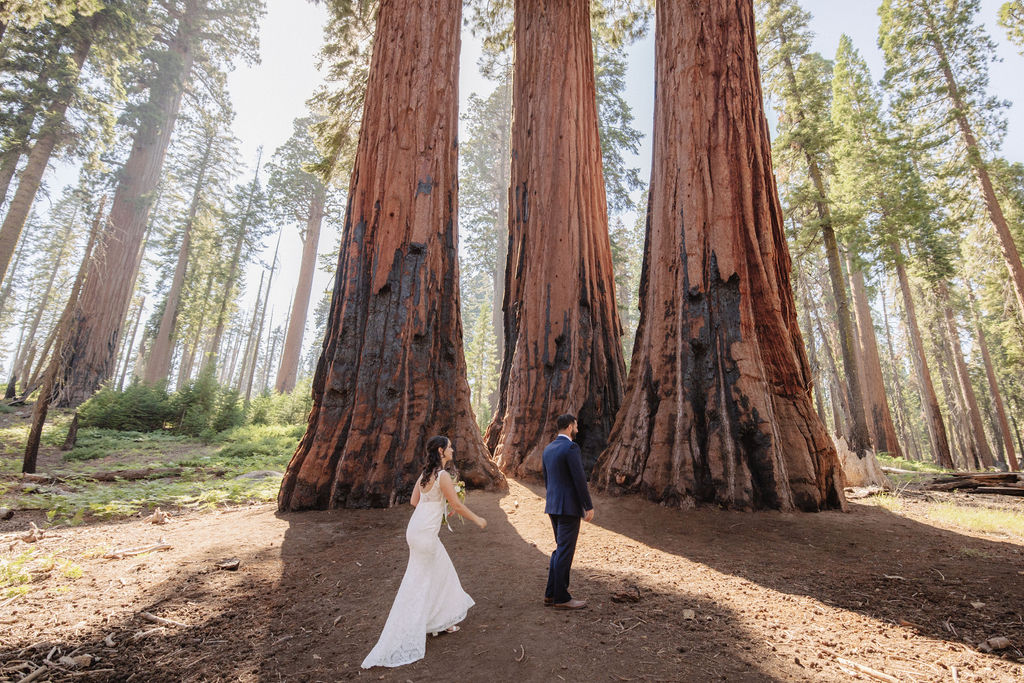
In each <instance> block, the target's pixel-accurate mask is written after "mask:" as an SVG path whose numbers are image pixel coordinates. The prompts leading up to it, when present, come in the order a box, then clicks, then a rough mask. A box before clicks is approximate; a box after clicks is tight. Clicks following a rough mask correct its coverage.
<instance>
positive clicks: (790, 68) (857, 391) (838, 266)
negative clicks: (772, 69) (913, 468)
mask: <svg viewBox="0 0 1024 683" xmlns="http://www.w3.org/2000/svg"><path fill="white" fill-rule="evenodd" d="M779 40H780V42H781V43H782V44H783V45H787V44H789V42H790V37H789V36H788V35H786V34H785V33H784V30H783V28H782V27H781V26H780V28H779ZM785 63H786V77H787V79H788V80H789V83H790V85H791V86H792V88H793V92H794V93H797V98H798V99H797V107H798V108H797V111H796V113H795V118H796V119H797V120H798V121H802V120H803V119H804V118H806V113H805V111H804V109H803V106H804V105H803V103H802V102H800V100H799V88H798V86H797V81H796V66H795V65H794V64H793V63H792V60H791V59H790V58H789V57H788V56H787V57H786V58H785ZM795 144H797V146H798V148H800V149H801V151H803V153H804V158H805V160H806V162H807V174H808V176H809V177H810V180H811V183H812V184H813V185H814V191H815V193H816V195H817V197H816V199H815V201H814V205H815V210H816V212H817V218H818V222H819V224H820V225H821V239H822V243H823V244H824V247H825V258H826V261H827V263H828V277H829V281H830V283H831V284H832V295H833V297H834V298H835V303H836V309H837V310H836V326H837V327H838V330H839V348H840V351H841V352H842V356H843V372H844V373H845V375H846V376H845V379H846V383H845V385H844V386H845V387H846V400H847V404H848V405H849V406H850V412H849V418H850V420H849V429H848V433H847V435H846V436H847V441H848V442H849V446H850V450H852V451H853V452H854V453H856V454H857V457H859V458H863V457H864V455H865V452H866V451H868V450H870V449H871V446H872V444H871V435H870V432H869V429H868V421H867V415H866V412H865V409H864V402H863V397H864V392H863V389H862V387H861V370H860V367H859V364H858V362H857V347H856V344H857V341H856V337H855V335H854V330H853V325H854V322H853V314H852V312H851V311H850V301H849V298H848V297H847V295H846V284H845V282H844V281H843V266H842V258H841V257H840V254H839V243H838V241H837V239H836V232H835V228H834V227H833V224H832V210H831V208H830V207H829V203H828V193H827V191H826V188H825V174H824V172H823V171H822V169H821V167H820V165H819V163H818V160H817V159H816V158H815V157H814V155H813V154H812V153H811V152H810V151H808V150H806V149H803V148H802V146H801V145H800V144H799V143H795Z"/></svg>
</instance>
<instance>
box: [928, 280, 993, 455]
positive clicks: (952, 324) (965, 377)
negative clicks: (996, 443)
mask: <svg viewBox="0 0 1024 683" xmlns="http://www.w3.org/2000/svg"><path fill="white" fill-rule="evenodd" d="M938 295H939V305H940V306H941V308H942V318H943V321H944V322H945V325H946V334H947V335H948V336H949V345H950V351H951V352H952V354H953V368H954V370H955V371H956V379H957V383H958V384H959V386H960V394H961V396H963V398H964V404H965V408H966V409H967V419H968V425H969V432H968V434H969V436H970V437H971V439H970V447H971V449H972V451H973V453H974V455H973V457H974V458H976V459H977V461H978V462H979V463H980V464H981V466H982V467H983V468H984V467H994V466H995V464H996V462H995V458H993V457H992V449H991V448H989V445H988V438H987V437H986V435H985V426H984V424H983V423H982V421H981V410H980V409H979V408H978V398H977V396H976V395H975V393H974V386H973V385H972V384H971V376H970V374H969V373H968V371H967V363H966V362H965V361H964V355H963V352H962V351H961V350H960V331H959V329H958V328H957V324H956V321H955V320H954V319H953V309H952V307H951V306H950V302H949V290H948V289H947V287H946V283H945V282H940V283H939V287H938Z"/></svg>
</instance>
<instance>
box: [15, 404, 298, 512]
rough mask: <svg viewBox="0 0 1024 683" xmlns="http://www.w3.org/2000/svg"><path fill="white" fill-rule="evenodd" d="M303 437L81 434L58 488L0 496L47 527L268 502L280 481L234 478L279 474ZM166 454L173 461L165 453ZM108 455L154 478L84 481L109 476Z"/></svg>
mask: <svg viewBox="0 0 1024 683" xmlns="http://www.w3.org/2000/svg"><path fill="white" fill-rule="evenodd" d="M304 431H305V426H304V425H276V424H264V425H245V426H241V427H235V428H233V429H230V430H228V431H225V432H223V433H222V434H219V435H217V437H216V441H215V442H213V443H207V442H205V441H202V440H198V439H194V438H189V437H184V436H181V435H175V434H170V433H167V432H145V433H144V432H118V431H114V430H108V429H97V428H89V429H83V430H81V431H80V432H79V442H78V444H79V445H78V446H77V447H76V448H75V449H74V450H72V451H70V452H69V453H68V454H67V455H66V456H65V460H66V462H65V466H66V467H65V468H64V469H62V471H60V472H55V473H54V474H57V475H58V476H59V477H60V478H61V479H62V481H61V482H60V483H59V484H58V485H52V486H51V485H49V484H38V485H33V486H27V487H19V486H11V485H8V488H9V489H10V490H9V491H8V492H6V494H5V493H4V491H0V496H3V498H4V501H5V504H6V505H9V506H11V507H15V508H19V507H24V508H41V509H44V510H46V514H47V518H48V519H49V520H50V522H51V523H55V524H56V523H60V524H69V525H76V524H80V523H83V522H85V521H87V520H88V519H110V518H117V517H126V516H131V515H134V514H138V513H140V512H145V511H148V510H150V509H152V508H154V507H158V506H159V507H163V508H194V509H204V508H212V507H216V506H219V505H234V504H244V503H247V502H268V501H273V500H275V499H276V497H277V492H278V489H279V488H280V486H281V478H280V476H273V475H271V476H264V477H260V478H256V479H252V478H244V477H243V478H239V475H243V474H245V473H247V472H253V471H259V470H269V471H274V472H283V471H284V469H285V467H286V466H287V464H288V461H289V460H290V459H291V457H292V454H293V453H294V452H295V448H296V446H297V445H298V443H299V439H300V438H301V437H302V434H303V432H304ZM172 447H173V449H174V450H175V451H176V453H175V454H174V457H170V455H169V454H168V450H169V449H170V448H172ZM109 455H117V456H119V460H118V461H117V467H118V468H122V467H130V468H137V469H145V468H150V469H153V470H154V472H153V474H152V476H150V477H149V478H146V479H138V480H131V481H128V480H117V481H114V482H98V481H94V480H91V479H88V478H87V477H88V475H89V474H90V473H92V472H102V471H104V470H107V471H109V470H110V469H111V465H110V463H109V461H108V462H107V463H99V462H97V459H99V458H103V457H106V456H109ZM126 461H127V462H126ZM18 464H19V465H20V460H19V461H18ZM172 468H173V469H172ZM179 468H180V471H179ZM164 469H167V470H168V473H167V476H164V473H163V470H164ZM172 472H173V474H172ZM76 475H78V476H76ZM0 486H2V485H0ZM8 501H9V502H8Z"/></svg>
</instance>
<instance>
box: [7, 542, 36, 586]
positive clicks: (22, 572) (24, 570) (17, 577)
mask: <svg viewBox="0 0 1024 683" xmlns="http://www.w3.org/2000/svg"><path fill="white" fill-rule="evenodd" d="M34 555H35V553H34V552H33V551H32V550H26V551H24V552H22V553H19V554H17V555H14V556H13V557H0V594H2V595H3V596H4V597H5V598H7V597H11V596H12V595H16V594H18V593H24V592H25V590H23V589H22V587H25V584H28V583H30V582H31V581H32V573H31V572H30V571H29V565H30V564H31V562H32V559H33V557H34ZM25 588H27V587H25Z"/></svg>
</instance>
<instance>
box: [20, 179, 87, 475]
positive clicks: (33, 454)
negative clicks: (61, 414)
mask: <svg viewBox="0 0 1024 683" xmlns="http://www.w3.org/2000/svg"><path fill="white" fill-rule="evenodd" d="M105 203H106V197H101V198H100V206H99V209H98V210H97V212H96V218H95V220H94V221H93V224H92V229H91V230H90V231H89V241H88V242H87V243H86V245H85V253H84V254H83V255H82V262H81V264H79V266H78V274H77V275H76V276H75V282H74V284H73V285H72V286H71V294H70V295H69V296H68V300H67V302H66V303H65V304H64V311H63V313H61V316H60V320H58V321H57V326H56V328H55V330H56V334H55V338H56V344H55V345H54V348H55V349H56V350H55V352H54V354H53V356H52V357H51V358H50V363H49V365H48V366H47V368H46V372H45V373H44V375H43V378H42V389H41V391H40V392H39V398H38V399H37V400H36V402H35V405H34V406H33V407H32V426H31V428H30V429H29V433H28V441H27V442H26V444H25V457H24V459H23V460H22V465H21V471H22V472H24V473H26V474H31V473H33V472H35V471H36V460H37V457H38V455H39V442H40V440H41V438H42V435H43V424H44V423H45V422H46V415H47V413H48V412H49V409H50V402H51V401H52V400H53V396H54V394H55V393H56V390H57V386H56V382H57V379H58V378H59V377H60V376H61V374H62V373H63V372H64V369H65V367H66V365H67V358H66V356H64V355H63V354H62V353H61V352H60V351H61V349H64V348H66V347H67V340H68V336H69V332H70V330H71V323H72V321H73V319H74V317H75V309H76V308H77V307H78V299H79V295H80V294H81V292H82V289H83V288H84V285H85V283H86V282H87V281H88V279H89V278H90V277H93V278H95V277H98V273H97V270H96V264H95V263H94V261H93V249H94V248H95V246H96V242H97V238H98V236H99V231H100V228H99V224H100V218H101V217H102V215H103V209H104V204H105ZM44 357H45V354H44Z"/></svg>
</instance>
